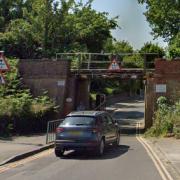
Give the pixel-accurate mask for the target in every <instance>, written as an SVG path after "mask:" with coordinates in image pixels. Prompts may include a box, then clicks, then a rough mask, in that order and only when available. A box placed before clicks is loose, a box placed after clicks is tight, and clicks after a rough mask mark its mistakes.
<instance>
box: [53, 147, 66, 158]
mask: <svg viewBox="0 0 180 180" xmlns="http://www.w3.org/2000/svg"><path fill="white" fill-rule="evenodd" d="M54 153H55V155H56V157H62V156H63V155H64V149H55V151H54Z"/></svg>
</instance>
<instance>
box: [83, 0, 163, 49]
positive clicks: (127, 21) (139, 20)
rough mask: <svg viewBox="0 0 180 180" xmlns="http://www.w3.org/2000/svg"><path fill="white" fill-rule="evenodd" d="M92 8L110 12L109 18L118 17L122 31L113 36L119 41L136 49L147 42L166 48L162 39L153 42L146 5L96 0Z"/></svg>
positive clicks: (125, 0)
mask: <svg viewBox="0 0 180 180" xmlns="http://www.w3.org/2000/svg"><path fill="white" fill-rule="evenodd" d="M83 2H86V1H85V0H84V1H83ZM92 7H93V8H94V9H96V10H97V11H100V12H103V11H105V12H108V13H109V17H115V16H117V15H118V16H119V19H118V24H119V26H120V27H121V29H117V30H115V31H112V34H113V36H114V37H115V38H116V39H117V40H127V41H129V42H130V44H131V45H132V46H133V47H134V49H139V48H141V47H142V46H143V45H144V43H145V42H147V41H151V42H154V43H158V44H159V45H160V46H162V47H165V46H166V43H164V42H163V40H162V39H161V38H159V39H156V40H153V36H152V35H150V32H151V28H150V26H149V24H148V22H147V21H146V17H145V16H144V15H143V12H144V11H145V5H140V4H138V2H137V0H94V2H93V4H92Z"/></svg>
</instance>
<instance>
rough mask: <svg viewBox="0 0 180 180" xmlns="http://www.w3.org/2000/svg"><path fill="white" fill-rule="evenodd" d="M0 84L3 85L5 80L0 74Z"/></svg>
mask: <svg viewBox="0 0 180 180" xmlns="http://www.w3.org/2000/svg"><path fill="white" fill-rule="evenodd" d="M0 84H5V80H4V77H3V75H2V74H0Z"/></svg>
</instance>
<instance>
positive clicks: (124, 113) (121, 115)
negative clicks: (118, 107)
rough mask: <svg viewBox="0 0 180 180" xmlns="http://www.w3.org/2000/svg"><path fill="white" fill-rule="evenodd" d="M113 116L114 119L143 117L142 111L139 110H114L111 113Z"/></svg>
mask: <svg viewBox="0 0 180 180" xmlns="http://www.w3.org/2000/svg"><path fill="white" fill-rule="evenodd" d="M113 118H114V119H116V120H121V119H134V120H135V119H140V118H144V112H140V111H116V112H114V113H113Z"/></svg>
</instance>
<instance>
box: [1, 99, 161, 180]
mask: <svg viewBox="0 0 180 180" xmlns="http://www.w3.org/2000/svg"><path fill="white" fill-rule="evenodd" d="M132 104H133V102H131V103H130V102H128V104H126V107H125V105H124V108H125V111H126V110H127V108H133V106H134V108H136V110H135V111H136V112H137V114H138V107H141V105H142V102H139V103H138V102H137V101H136V102H134V105H132ZM138 104H139V106H138ZM140 104H141V105H140ZM121 105H123V104H121ZM128 105H130V106H131V107H127V106H128ZM122 108H123V106H121V107H118V109H116V111H115V112H119V111H121V113H122V112H123V109H122ZM141 108H142V107H141ZM141 108H140V109H141ZM133 111H134V110H133ZM140 111H141V110H140ZM134 113H135V112H134ZM124 114H126V113H124ZM135 114H136V113H135ZM115 115H116V117H117V114H115ZM128 116H129V114H128ZM135 117H137V118H136V120H137V119H140V117H139V116H136V115H135ZM124 119H126V118H125V117H124ZM127 119H129V118H127ZM130 119H131V118H130ZM119 120H120V119H119ZM128 122H129V124H130V120H128ZM132 122H133V123H134V119H132ZM84 179H85V180H162V178H161V176H160V175H159V172H158V170H157V169H156V167H155V165H154V164H153V161H152V160H151V159H150V157H149V155H148V154H147V152H146V150H145V149H144V147H143V146H142V145H141V143H140V142H139V141H138V140H137V139H136V136H135V135H133V134H127V135H122V137H121V145H120V146H119V147H117V148H115V147H113V146H109V147H108V148H107V149H106V151H105V154H104V156H103V157H101V158H98V157H96V156H95V155H94V154H93V153H91V152H74V151H69V152H67V153H66V155H65V157H64V158H63V159H60V158H57V157H55V155H54V153H53V150H52V149H51V150H48V151H46V152H44V153H43V155H41V156H40V155H39V156H38V155H37V156H35V157H34V158H32V159H31V158H30V160H27V161H24V162H22V163H19V165H18V164H16V165H12V166H11V167H9V168H8V169H7V170H5V171H1V169H0V180H84Z"/></svg>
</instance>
